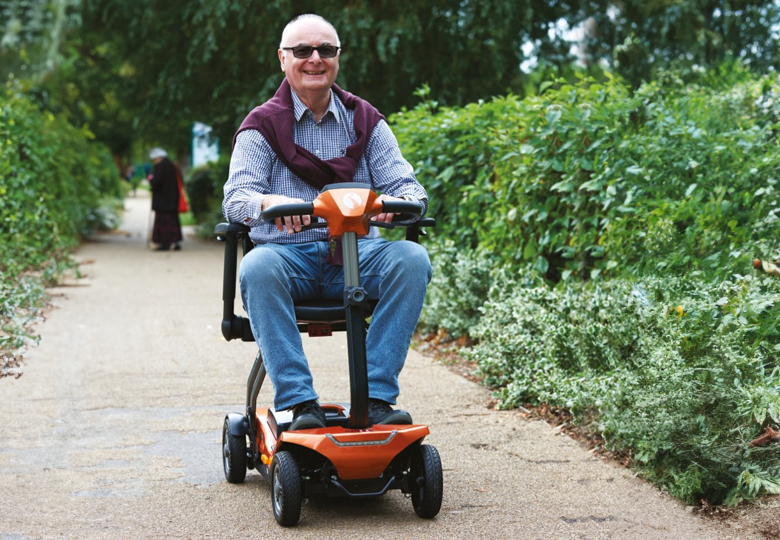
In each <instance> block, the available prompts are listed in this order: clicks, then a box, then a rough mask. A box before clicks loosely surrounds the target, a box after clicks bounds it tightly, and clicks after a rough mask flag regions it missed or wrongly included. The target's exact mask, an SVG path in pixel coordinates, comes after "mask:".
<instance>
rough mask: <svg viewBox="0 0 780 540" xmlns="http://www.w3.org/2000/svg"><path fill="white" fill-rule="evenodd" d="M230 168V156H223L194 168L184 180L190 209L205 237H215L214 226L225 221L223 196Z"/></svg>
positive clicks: (199, 230) (199, 231)
mask: <svg viewBox="0 0 780 540" xmlns="http://www.w3.org/2000/svg"><path fill="white" fill-rule="evenodd" d="M229 168H230V156H221V157H220V158H219V160H217V161H216V162H214V163H208V164H207V165H203V166H201V167H198V168H196V169H193V170H192V171H191V172H190V174H189V175H188V177H187V178H186V179H185V180H184V187H185V189H186V191H187V200H188V201H189V203H190V210H191V211H192V215H193V217H194V218H195V221H196V222H197V223H198V233H199V235H200V236H202V237H203V238H214V226H215V225H216V224H217V223H221V222H223V221H225V216H224V215H223V214H222V197H223V189H222V187H223V186H224V185H225V181H226V180H227V177H228V170H229Z"/></svg>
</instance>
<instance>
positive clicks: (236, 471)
mask: <svg viewBox="0 0 780 540" xmlns="http://www.w3.org/2000/svg"><path fill="white" fill-rule="evenodd" d="M222 468H223V469H224V470H225V479H226V480H227V481H228V482H230V483H231V484H240V483H242V482H243V481H244V478H246V436H245V435H232V434H231V433H230V418H228V417H226V418H225V423H224V425H223V426H222Z"/></svg>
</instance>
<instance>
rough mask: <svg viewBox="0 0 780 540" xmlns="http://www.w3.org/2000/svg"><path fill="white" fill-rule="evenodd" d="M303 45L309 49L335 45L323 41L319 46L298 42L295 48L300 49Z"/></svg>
mask: <svg viewBox="0 0 780 540" xmlns="http://www.w3.org/2000/svg"><path fill="white" fill-rule="evenodd" d="M301 45H306V46H307V47H319V46H322V45H333V43H331V42H330V41H323V42H322V43H320V44H319V45H312V44H311V43H303V42H298V43H296V44H295V45H293V47H300V46H301Z"/></svg>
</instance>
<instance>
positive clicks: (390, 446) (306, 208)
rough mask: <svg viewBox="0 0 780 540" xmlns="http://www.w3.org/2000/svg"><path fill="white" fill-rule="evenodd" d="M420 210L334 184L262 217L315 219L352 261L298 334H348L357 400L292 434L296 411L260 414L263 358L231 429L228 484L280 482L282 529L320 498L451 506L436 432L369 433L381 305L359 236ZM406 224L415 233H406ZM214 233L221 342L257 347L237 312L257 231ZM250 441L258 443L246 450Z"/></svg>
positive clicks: (300, 314) (298, 308)
mask: <svg viewBox="0 0 780 540" xmlns="http://www.w3.org/2000/svg"><path fill="white" fill-rule="evenodd" d="M380 213H399V214H400V215H398V216H396V218H395V220H394V223H378V222H372V221H370V218H371V217H372V216H375V215H377V214H380ZM420 213H421V205H420V204H418V203H415V202H410V201H380V200H378V198H377V194H376V193H375V192H374V191H373V190H372V189H371V187H370V186H369V185H367V184H359V183H341V184H331V185H329V186H328V187H326V188H325V190H323V192H322V193H321V194H320V195H319V197H318V198H317V199H315V200H314V201H313V202H311V203H295V204H284V205H278V206H274V207H272V208H269V209H268V210H266V211H265V212H264V213H263V219H264V220H266V221H269V222H270V221H273V220H274V219H275V218H279V217H284V216H296V215H313V216H316V217H318V218H320V219H321V220H325V221H314V220H313V222H312V224H311V225H309V226H308V228H320V227H322V228H325V227H327V228H328V229H329V232H330V234H331V236H333V237H341V239H342V246H343V262H344V300H343V302H340V301H332V300H313V301H308V302H304V303H296V305H295V314H296V319H297V324H298V329H299V330H300V331H301V332H302V333H303V332H307V333H308V334H309V335H310V336H328V335H331V333H332V332H334V331H346V333H347V341H348V355H349V375H350V391H351V396H350V399H351V402H350V403H349V404H321V407H322V409H323V411H324V412H325V420H326V427H325V428H317V429H304V430H299V431H290V430H289V429H288V428H289V426H290V424H291V423H292V416H293V415H292V412H291V411H276V410H274V409H273V408H270V407H264V408H260V409H258V408H257V396H258V393H259V391H260V388H261V386H262V384H263V381H264V379H265V374H266V371H265V367H264V365H263V359H262V356H261V354H260V353H259V352H258V354H257V357H256V359H255V362H254V365H253V366H252V370H251V372H250V374H249V379H248V381H247V391H246V412H245V414H240V413H229V414H228V415H227V416H226V417H225V422H224V425H223V431H222V452H223V460H222V462H223V467H224V470H225V478H227V480H228V482H231V483H241V482H243V481H244V479H245V477H246V471H247V469H256V470H258V471H259V472H260V473H261V474H262V475H263V476H264V477H265V478H266V479H267V480H269V481H270V483H271V492H272V505H273V512H274V517H275V518H276V521H277V522H279V524H281V525H284V526H291V525H295V524H296V523H297V522H298V520H299V518H300V514H301V505H302V503H303V501H304V499H308V498H310V497H312V496H316V495H327V496H346V497H377V496H380V495H383V494H385V493H386V492H387V491H389V490H394V489H400V490H401V491H402V492H403V493H404V494H406V495H407V496H409V497H410V498H411V500H412V505H413V507H414V511H415V512H416V513H417V515H419V516H420V517H423V518H432V517H434V516H436V514H438V513H439V510H440V508H441V502H442V490H443V481H442V467H441V460H440V459H439V454H438V452H437V451H436V449H435V448H434V447H433V446H430V445H426V444H422V441H423V439H424V438H425V436H426V435H428V434H429V431H428V427H427V426H424V425H370V423H369V419H368V375H367V365H366V343H365V339H366V328H367V326H368V323H367V321H366V318H367V317H369V316H370V315H371V312H372V310H373V307H374V303H373V302H370V301H368V299H367V298H366V293H365V291H364V290H363V289H362V288H361V286H360V276H359V271H358V242H357V237H358V235H364V234H367V233H368V228H369V227H371V226H379V227H386V228H393V227H395V226H398V225H401V223H395V221H397V222H404V221H408V220H409V219H413V218H414V217H417V216H419V215H420ZM434 225H435V222H434V220H433V219H429V218H425V219H421V220H419V221H417V222H415V223H413V224H411V225H408V228H407V231H406V238H407V240H411V241H414V242H417V241H418V240H419V237H420V235H424V234H425V233H424V231H423V229H422V227H426V226H427V227H431V226H434ZM403 226H407V225H403ZM215 232H216V233H217V235H218V238H219V239H221V240H224V241H225V242H226V246H225V266H224V283H223V294H222V299H223V305H224V313H223V320H222V334H223V336H224V337H225V339H226V340H232V339H241V340H243V341H254V336H253V335H252V330H251V328H250V325H249V320H248V319H247V318H245V317H241V316H237V315H235V313H234V310H233V303H234V299H235V294H236V270H237V261H236V259H237V252H238V245H239V242H241V245H242V247H243V252H244V254H246V253H247V252H248V251H249V250H250V249H251V248H252V245H253V244H252V242H251V240H250V239H249V237H248V232H249V228H248V227H246V226H245V225H241V224H235V223H229V224H228V223H221V224H219V225H217V227H216V229H215ZM247 439H248V441H249V444H248V446H247Z"/></svg>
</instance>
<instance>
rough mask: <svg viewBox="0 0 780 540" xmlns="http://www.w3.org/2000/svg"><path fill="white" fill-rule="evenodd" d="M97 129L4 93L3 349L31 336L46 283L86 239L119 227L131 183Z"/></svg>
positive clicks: (0, 134) (0, 127)
mask: <svg viewBox="0 0 780 540" xmlns="http://www.w3.org/2000/svg"><path fill="white" fill-rule="evenodd" d="M91 138H92V136H91V134H90V133H89V132H88V131H86V130H79V129H76V128H75V127H73V126H72V125H70V124H68V122H67V121H65V120H64V119H62V118H58V117H55V116H54V115H53V114H51V113H49V112H46V111H41V110H39V109H38V108H37V107H36V106H35V105H33V104H32V103H31V102H30V101H28V100H27V99H25V98H24V97H23V96H18V95H13V94H8V93H5V94H3V93H0V253H2V259H0V326H1V330H2V334H0V353H2V355H3V356H5V355H10V354H12V353H13V351H14V350H15V349H17V348H18V347H20V346H21V345H22V344H23V343H24V342H25V340H26V339H28V338H30V337H31V334H30V332H29V330H28V325H29V323H30V322H31V321H32V320H33V319H34V317H35V314H36V310H37V307H38V306H40V303H41V302H42V300H43V298H44V292H43V286H44V285H46V284H48V283H50V282H52V281H53V280H55V279H56V278H57V276H59V275H60V273H61V272H62V270H63V269H64V268H65V267H67V266H68V265H69V264H71V263H70V258H69V252H70V250H71V249H72V248H73V247H74V246H75V245H76V244H77V243H78V241H79V238H80V237H81V236H82V235H84V234H87V233H89V232H91V231H93V230H95V229H96V228H100V227H103V226H111V225H115V224H116V213H117V200H118V199H119V198H120V197H122V196H123V187H122V184H121V180H120V178H119V175H118V173H117V172H116V168H115V167H114V164H113V161H112V159H111V155H110V153H109V151H108V149H107V148H105V147H104V146H102V145H100V144H97V143H94V142H92V141H91V140H90V139H91Z"/></svg>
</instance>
